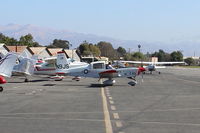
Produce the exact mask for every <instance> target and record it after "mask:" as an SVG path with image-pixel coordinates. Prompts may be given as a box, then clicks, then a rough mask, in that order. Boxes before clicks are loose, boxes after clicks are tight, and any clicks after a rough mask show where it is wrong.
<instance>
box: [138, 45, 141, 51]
mask: <svg viewBox="0 0 200 133" xmlns="http://www.w3.org/2000/svg"><path fill="white" fill-rule="evenodd" d="M140 48H141V45H140V44H139V45H138V49H139V52H140Z"/></svg>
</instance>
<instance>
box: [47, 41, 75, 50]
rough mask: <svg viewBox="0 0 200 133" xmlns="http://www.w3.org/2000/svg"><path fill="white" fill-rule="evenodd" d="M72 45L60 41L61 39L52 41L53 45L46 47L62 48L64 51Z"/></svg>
mask: <svg viewBox="0 0 200 133" xmlns="http://www.w3.org/2000/svg"><path fill="white" fill-rule="evenodd" d="M71 46H72V44H70V43H69V41H67V40H61V39H54V40H53V43H51V44H50V45H48V46H47V47H48V48H64V49H69V47H71Z"/></svg>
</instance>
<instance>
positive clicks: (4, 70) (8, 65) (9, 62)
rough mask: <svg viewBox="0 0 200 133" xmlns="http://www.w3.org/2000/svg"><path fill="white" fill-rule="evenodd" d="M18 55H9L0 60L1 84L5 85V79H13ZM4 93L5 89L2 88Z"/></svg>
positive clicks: (0, 87) (0, 90)
mask: <svg viewBox="0 0 200 133" xmlns="http://www.w3.org/2000/svg"><path fill="white" fill-rule="evenodd" d="M16 60H17V55H16V54H15V53H8V54H7V55H6V56H5V57H4V58H2V59H1V60H0V84H5V83H6V80H5V78H4V77H11V75H12V70H13V67H14V65H15V64H16ZM2 91H3V87H2V86H0V92H2Z"/></svg>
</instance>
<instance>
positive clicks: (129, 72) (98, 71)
mask: <svg viewBox="0 0 200 133" xmlns="http://www.w3.org/2000/svg"><path fill="white" fill-rule="evenodd" d="M56 72H57V74H58V75H71V76H76V77H79V76H82V77H93V78H99V80H100V79H102V78H107V79H108V80H106V81H104V82H103V84H104V85H110V86H112V85H113V84H114V83H115V80H114V79H113V78H120V77H126V78H130V79H132V81H130V82H129V83H128V84H130V85H132V86H134V85H135V84H136V83H137V82H136V80H135V77H136V75H138V74H139V72H140V69H139V68H136V67H132V68H119V69H115V68H112V69H106V64H105V62H104V61H97V62H92V63H91V64H88V63H85V64H82V63H80V65H76V66H73V67H72V66H71V62H69V60H68V59H67V57H66V55H65V54H64V52H58V54H57V65H56Z"/></svg>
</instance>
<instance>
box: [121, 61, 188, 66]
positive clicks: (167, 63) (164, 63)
mask: <svg viewBox="0 0 200 133" xmlns="http://www.w3.org/2000/svg"><path fill="white" fill-rule="evenodd" d="M122 62H123V63H135V64H149V65H151V64H152V65H153V64H154V65H172V64H185V62H148V61H122Z"/></svg>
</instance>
